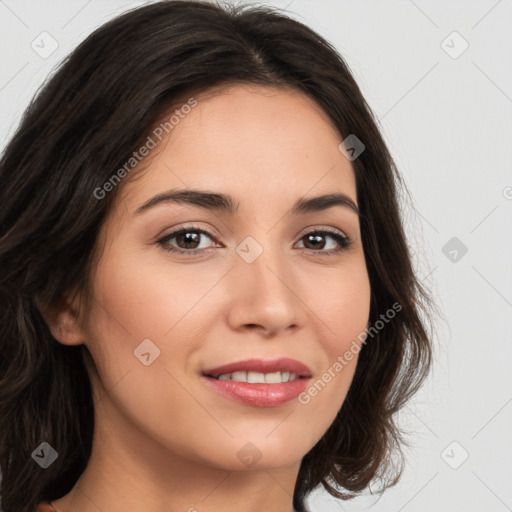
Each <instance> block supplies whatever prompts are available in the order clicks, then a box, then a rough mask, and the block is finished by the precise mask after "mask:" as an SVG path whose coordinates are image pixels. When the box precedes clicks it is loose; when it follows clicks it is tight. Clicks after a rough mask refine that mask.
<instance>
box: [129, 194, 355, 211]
mask: <svg viewBox="0 0 512 512" xmlns="http://www.w3.org/2000/svg"><path fill="white" fill-rule="evenodd" d="M165 203H176V204H191V205H193V206H198V207H200V208H204V209H206V210H214V211H218V212H225V213H228V214H231V215H233V214H235V213H236V212H237V211H238V207H239V206H240V202H236V201H235V199H234V198H233V197H232V196H230V195H227V194H222V193H218V192H209V191H204V190H191V189H187V190H169V191H167V192H163V193H161V194H158V195H156V196H154V197H152V198H151V199H148V200H147V201H146V202H145V203H144V204H143V205H142V206H139V208H137V210H135V214H140V213H142V212H144V211H147V210H149V209H150V208H153V207H155V206H157V205H161V204H165ZM334 206H339V207H342V208H347V209H349V210H351V211H353V212H354V213H355V214H357V215H358V216H359V217H362V214H361V212H360V211H359V208H358V207H357V205H356V204H355V203H354V202H353V201H352V199H351V198H350V197H348V196H347V195H346V194H343V193H341V192H337V193H333V194H326V195H322V196H317V197H311V198H301V199H299V200H298V201H297V202H296V203H295V204H294V205H293V207H292V209H291V212H290V213H291V215H301V214H306V213H312V212H319V211H322V210H327V209H328V208H332V207H334Z"/></svg>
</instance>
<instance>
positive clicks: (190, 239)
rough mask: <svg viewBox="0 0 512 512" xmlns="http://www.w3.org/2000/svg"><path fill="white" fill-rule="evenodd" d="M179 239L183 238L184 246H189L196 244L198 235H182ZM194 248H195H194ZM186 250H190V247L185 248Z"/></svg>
mask: <svg viewBox="0 0 512 512" xmlns="http://www.w3.org/2000/svg"><path fill="white" fill-rule="evenodd" d="M181 237H183V238H185V244H191V243H194V242H196V243H197V240H198V237H199V234H198V233H195V234H194V233H192V234H191V233H184V234H183V235H181ZM194 247H195V246H194ZM187 249H191V247H187Z"/></svg>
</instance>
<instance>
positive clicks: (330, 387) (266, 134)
mask: <svg viewBox="0 0 512 512" xmlns="http://www.w3.org/2000/svg"><path fill="white" fill-rule="evenodd" d="M195 98H196V100H197V101H198V104H197V106H196V107H195V108H193V109H192V110H191V112H190V113H189V114H188V115H187V116H185V117H184V118H183V119H181V120H180V122H179V124H178V125H177V126H175V127H174V129H173V130H172V132H171V133H170V135H169V136H167V139H166V140H164V141H163V144H161V146H160V147H159V148H158V150H155V151H154V152H153V153H152V155H151V161H150V163H149V165H148V167H147V169H146V170H145V171H144V172H143V173H142V174H141V175H140V176H139V178H138V179H137V180H134V181H132V182H130V181H129V178H126V183H123V184H122V185H120V186H122V188H121V189H120V190H119V192H120V195H119V196H118V197H117V198H116V208H115V209H114V210H113V212H112V213H111V214H110V216H109V217H107V219H106V222H105V224H104V225H103V227H102V230H101V240H100V241H99V245H98V247H100V248H101V250H100V251H99V252H98V259H97V263H96V265H95V270H94V275H93V295H94V300H93V302H92V309H91V314H90V316H88V318H87V319H86V321H85V324H84V325H83V327H81V326H80V323H79V322H78V321H77V319H76V314H77V311H78V302H77V299H76V298H73V297H71V296H70V297H69V300H68V301H67V302H66V304H65V305H64V306H62V307H61V308H60V309H58V310H56V312H55V313H54V314H52V315H48V317H47V322H48V324H49V325H50V328H51V329H52V332H53V334H54V336H55V337H56V338H57V339H58V340H59V341H60V342H61V343H63V344H67V345H73V344H82V343H83V344H85V345H86V346H87V347H88V349H89V351H90V352H91V355H92V357H93V359H94V362H95V364H96V368H97V373H96V372H93V374H92V383H93V388H94V401H95V408H96V412H95V422H96V425H95V432H94V443H93V453H92V457H91V459H90V461H89V464H88V466H87V468H86V469H85V471H84V473H83V474H82V475H81V477H80V479H79V480H78V482H77V484H76V485H75V487H74V488H73V489H72V490H71V492H70V493H69V494H67V495H66V496H64V497H62V498H61V499H58V500H55V501H54V503H53V504H54V506H55V508H56V509H57V510H58V511H59V512H93V511H94V512H97V511H102V512H121V511H122V512H124V511H126V510H130V511H131V512H178V511H183V512H185V511H188V512H196V511H197V512H235V511H236V512H240V511H243V512H260V511H262V510H265V511H267V512H293V505H292V496H293V490H294V487H295V483H296V480H297V475H298V472H299V467H300V462H301V459H302V458H303V457H304V455H305V454H306V453H307V452H308V451H309V450H310V449H311V448H312V447H313V446H314V445H315V444H316V443H317V441H318V440H319V439H320V438H321V437H322V436H323V434H324V433H325V431H326V430H327V429H328V428H329V426H330V425H331V424H332V422H333V420H334V418H335V416H336V414H337V412H338V410H339V409H340V407H341V405H342V403H343V400H344V399H345V396H346V393H347V391H348V388H349V386H350V383H351V381H352V378H353V375H354V371H355V367H356V362H357V356H354V358H353V359H352V360H351V361H349V362H348V364H346V365H345V366H344V367H343V370H342V371H340V372H338V373H337V375H336V376H335V377H334V378H332V379H331V380H330V382H329V383H328V384H327V385H326V386H325V387H324V388H323V389H322V390H321V391H320V392H318V394H317V395H316V396H314V397H312V398H311V400H310V401H309V402H308V403H307V404H304V403H300V402H299V401H298V400H297V399H293V400H291V401H290V402H288V403H286V404H284V405H281V406H278V407H257V406H253V405H248V404H242V403H238V402H236V401H234V400H232V399H230V398H226V397H224V396H221V395H219V394H217V393H216V392H214V391H212V390H210V389H209V388H207V387H206V386H205V385H204V383H203V382H202V379H201V378H200V376H201V373H202V370H204V369H206V368H211V367H214V366H220V365H223V364H226V363H231V362H234V361H238V360H241V359H247V358H261V359H275V358H278V357H289V358H292V359H296V360H298V361H300V362H302V363H305V364H306V365H308V366H309V368H310V369H311V371H312V374H313V378H312V380H311V383H312V384H313V383H314V382H316V381H317V380H318V379H320V378H321V377H322V374H324V372H326V371H327V369H328V368H329V367H332V365H333V363H334V362H335V361H336V360H337V358H338V356H340V355H343V354H344V353H345V352H346V351H347V350H348V349H349V347H350V346H351V343H352V342H353V340H354V339H356V338H357V336H358V335H359V334H360V333H361V332H362V331H364V329H365V328H366V326H367V322H368V317H369V308H370V283H369V278H368V273H367V269H366V263H365V257H364V252H363V247H362V243H361V238H360V225H359V219H358V216H357V214H356V213H355V212H354V211H352V210H351V209H350V208H347V207H340V206H333V207H330V208H328V209H324V210H322V211H316V212H309V213H302V214H298V215H290V213H289V212H290V210H291V208H292V206H293V205H294V203H295V202H296V201H297V200H299V199H301V198H311V197H316V196H320V195H323V194H332V193H336V192H337V193H342V194H345V195H346V196H348V197H349V198H350V199H351V200H352V201H353V203H355V204H356V205H357V198H356V185H355V176H354V171H353V168H352V166H351V163H350V161H349V160H348V159H347V158H345V156H344V155H343V154H342V153H341V152H340V151H339V149H338V145H339V143H340V142H341V139H340V136H339V135H338V134H337V133H336V131H335V129H334V128H333V127H332V125H331V124H330V123H329V121H328V119H327V117H326V115H325V114H324V113H323V112H322V111H321V110H320V109H319V107H318V106H316V105H315V104H314V103H313V102H312V100H311V99H308V98H306V97H305V96H303V95H302V94H300V93H297V92H291V91H284V90H278V89H271V88H266V87H262V86H246V85H244V86H242V85H233V86H231V87H230V88H228V89H226V90H224V91H222V92H221V93H219V94H216V95H211V94H209V95H208V94H206V95H197V96H195ZM171 189H185V190H187V189H199V190H206V191H209V192H218V193H223V194H229V195H231V196H233V198H234V200H235V203H239V208H238V211H237V212H236V213H228V212H222V211H213V210H208V209H205V208H201V207H198V206H196V205H191V204H183V203H182V204H176V203H171V202H164V203H160V204H158V205H157V206H154V207H152V208H148V209H147V210H145V211H143V212H142V213H136V210H137V209H138V208H139V207H140V206H141V205H143V204H144V203H145V202H146V201H147V200H148V199H150V198H152V197H153V196H156V195H157V194H160V193H163V192H166V191H169V190H171ZM189 226H193V227H191V228H190V229H188V230H187V232H190V233H191V234H194V233H197V229H194V228H198V227H199V228H201V229H204V230H205V231H207V232H208V233H209V234H208V235H204V234H196V237H197V241H198V243H197V244H196V245H195V246H193V247H194V248H195V249H196V250H199V251H200V252H199V254H195V255H193V254H190V251H191V250H192V249H190V248H189V247H190V245H186V243H188V244H190V243H191V240H192V239H190V238H189V240H188V241H187V239H186V238H184V237H183V236H181V237H180V236H178V237H176V236H175V237H174V238H172V239H167V240H166V242H165V243H159V242H158V240H161V239H162V238H163V237H164V236H166V235H167V234H169V233H170V232H171V231H173V230H175V229H178V228H184V227H189ZM322 229H330V230H332V231H334V232H336V233H339V234H340V235H342V236H346V237H348V238H349V239H350V240H351V241H352V244H351V245H350V246H349V247H348V248H345V249H343V250H341V251H339V252H334V251H333V250H335V249H336V248H339V243H338V242H337V241H336V239H335V238H332V236H331V234H330V233H324V234H321V235H319V236H320V237H321V238H320V239H318V240H317V242H316V244H315V245H313V244H311V243H309V241H310V240H311V237H307V236H306V235H308V234H309V233H311V232H315V231H321V230H322ZM189 237H190V235H189ZM247 237H252V239H254V240H255V241H256V242H257V244H259V246H260V247H261V248H262V249H263V252H262V253H261V254H260V255H259V256H258V257H257V258H256V259H255V260H254V261H253V262H251V263H248V262H247V261H245V260H244V258H242V257H241V256H240V254H239V253H237V251H236V249H237V247H238V246H239V245H240V244H241V243H242V242H243V241H244V240H245V239H246V238H247ZM170 247H173V248H175V249H178V250H179V249H182V250H183V251H189V253H188V254H177V253H173V252H169V251H168V250H167V249H168V248H170ZM251 250H252V249H251ZM146 339H150V340H151V342H152V343H153V344H154V345H155V346H156V347H158V349H159V350H160V355H159V357H157V358H156V359H154V361H153V362H152V363H151V364H150V365H149V366H145V365H144V364H142V362H141V361H140V360H139V359H138V358H137V357H136V356H135V355H134V350H135V349H136V348H137V347H138V346H139V345H140V344H141V342H142V341H143V340H146ZM249 442H250V443H252V445H254V446H255V447H256V450H257V451H256V452H254V453H257V454H259V456H260V458H259V460H258V461H257V462H256V464H254V465H252V466H251V467H248V466H247V464H245V463H244V462H243V461H242V458H241V457H240V453H242V454H243V453H245V452H243V450H244V449H245V450H247V449H248V448H247V443H249ZM244 447H245V448H244ZM251 449H253V448H251ZM240 450H242V452H240ZM253 450H254V449H253ZM254 453H253V454H254Z"/></svg>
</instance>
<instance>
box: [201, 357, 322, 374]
mask: <svg viewBox="0 0 512 512" xmlns="http://www.w3.org/2000/svg"><path fill="white" fill-rule="evenodd" d="M234 372H258V373H274V372H290V373H295V375H297V377H302V378H309V377H311V376H312V373H311V370H310V369H309V367H308V366H306V365H305V364H303V363H301V362H299V361H297V360H295V359H290V358H287V357H282V358H280V359H274V360H270V361H269V360H263V359H246V360H243V361H236V362H234V363H229V364H225V365H223V366H217V367H215V368H209V369H207V370H204V371H203V375H204V376H206V377H213V378H217V377H218V376H219V375H223V374H226V373H234Z"/></svg>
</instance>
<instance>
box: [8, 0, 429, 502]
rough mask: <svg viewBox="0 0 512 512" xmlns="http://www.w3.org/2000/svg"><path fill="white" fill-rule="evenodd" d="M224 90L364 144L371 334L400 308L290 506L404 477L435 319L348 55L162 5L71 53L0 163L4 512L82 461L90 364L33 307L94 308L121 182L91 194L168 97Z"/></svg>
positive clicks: (246, 23)
mask: <svg viewBox="0 0 512 512" xmlns="http://www.w3.org/2000/svg"><path fill="white" fill-rule="evenodd" d="M235 83H247V84H262V85H266V86H271V87H281V88H283V87H286V88H290V87H291V88H293V89H295V90H298V91H301V92H302V93H304V94H306V95H307V96H308V97H309V98H311V99H312V100H314V101H315V102H316V103H317V104H318V105H319V106H320V107H321V109H323V111H325V113H326V114H327V115H328V117H329V119H330V120H331V122H332V123H333V125H334V126H335V128H336V129H337V130H338V131H339V134H340V137H342V138H345V137H347V136H348V135H349V134H355V135H356V136H357V138H359V139H360V140H361V141H362V142H363V143H364V145H365V146H366V147H365V150H364V151H363V153H361V155H360V156H359V157H358V158H357V159H355V160H354V161H353V162H352V165H353V168H354V171H355V177H356V188H357V201H358V205H359V209H360V211H361V213H362V217H361V226H360V227H361V237H362V243H363V248H364V253H365V258H366V263H367V269H368V273H369V278H370V285H371V304H370V317H369V321H370V324H372V325H373V324H374V323H375V322H376V321H378V320H379V315H380V314H382V313H383V312H385V311H387V310H389V309H390V308H391V307H392V305H393V304H395V303H399V304H400V305H401V311H400V313H399V314H397V316H396V318H395V319H394V320H393V321H392V322H390V323H388V324H387V325H386V327H385V328H384V329H382V330H381V331H380V332H378V334H377V335H376V336H375V337H374V338H373V339H372V340H371V342H369V343H366V344H365V345H364V346H363V347H362V349H361V352H360V354H359V361H358V364H357V367H356V372H355V375H354V379H353V382H352V385H351V387H350V389H349V392H348V395H347V397H346V399H345V401H344V403H343V406H342V407H341V410H340V411H339V413H338V415H337V417H336V419H335V421H334V422H333V423H332V425H331V426H330V427H329V429H328V430H327V432H326V433H325V435H324V436H323V437H322V438H321V439H320V441H319V442H318V443H317V444H316V445H315V446H314V447H313V448H312V449H311V450H310V451H309V452H308V453H307V454H306V455H305V456H304V458H303V460H302V464H301V467H300V471H299V476H298V480H297V484H296V488H295V493H294V503H295V506H296V507H298V508H299V507H301V506H302V505H301V504H302V500H303V499H304V496H305V495H307V494H308V493H309V492H311V491H312V490H313V489H315V488H316V487H318V486H319V485H323V486H324V487H325V489H326V490H327V491H328V492H329V493H331V494H332V495H333V496H336V497H339V498H342V499H348V498H350V497H353V496H354V495H355V494H356V493H358V492H360V491H362V490H364V489H366V488H367V487H368V486H369V485H370V484H371V483H372V482H373V481H375V480H378V481H379V482H381V483H382V488H383V489H384V488H386V487H387V486H389V485H393V484H394V483H396V481H398V478H399V476H400V474H401V471H402V469H403V464H400V463H396V464H394V463H391V462H390V461H393V460H395V459H394V458H393V454H396V453H399V454H401V450H400V445H401V443H402V442H403V436H402V434H401V432H400V430H399V429H398V428H397V425H396V423H395V421H394V415H395V413H396V412H397V411H398V410H399V409H400V408H401V407H402V406H403V405H404V404H405V403H406V401H407V400H408V399H409V398H410V397H411V396H412V395H413V394H414V393H415V392H416V391H417V389H418V388H419V386H420V385H421V384H422V382H423V380H424V378H425V377H426V375H427V374H428V371H429V369H430V365H431V359H432V346H431V336H430V334H429V333H428V332H427V329H426V323H425V322H426V320H431V317H430V316H429V314H427V315H426V316H425V318H422V312H426V313H430V309H431V308H430V307H431V306H432V299H431V298H430V295H429V292H428V291H427V290H426V289H425V288H424V287H423V286H422V284H421V282H420V281H419V279H418V278H417V277H416V275H415V272H414V271H413V267H412V262H411V255H410V252H409V249H408V245H407V242H406V239H405V234H404V229H403V225H402V220H401V213H400V210H399V203H398V200H399V197H398V194H399V190H398V187H397V186H398V185H399V184H402V185H403V183H402V178H401V177H400V176H399V174H398V171H397V170H396V166H395V164H394V162H393V160H392V157H391V155H390V153H389V152H388V149H387V148H386V145H385V143H384V140H383V138H382V136H381V134H380V133H379V129H378V128H377V123H376V121H375V116H374V114H373V113H372V111H371V109H370V107H369V106H368V105H367V103H366V101H365V99H364V98H363V96H362V94H361V92H360V90H359V88H358V86H357V84H356V82H355V80H354V78H353V77H352V75H351V72H350V71H349V68H348V66H347V64H346V63H345V62H344V60H343V58H342V57H341V56H340V55H339V54H338V53H337V52H336V50H335V48H334V47H333V46H331V45H330V44H329V43H328V42H327V41H325V40H324V39H323V38H322V37H320V36H319V35H318V34H316V33H315V32H314V31H312V30H311V29H309V28H308V27H306V26H304V25H303V24H302V23H300V22H298V21H295V20H293V19H291V18H289V17H287V16H285V15H284V14H282V13H280V12H278V11H277V10H276V9H273V8H271V7H265V6H255V5H247V4H246V5H242V6H239V5H238V6H234V5H229V4H228V5H225V6H221V5H215V4H212V3H209V2H199V1H178V0H175V1H162V2H157V3H153V4H150V5H146V6H143V7H140V8H137V9H134V10H131V11H129V12H127V13H124V14H122V15H121V16H119V17H117V18H115V19H113V20H111V21H109V22H108V23H106V24H105V25H103V26H101V27H100V28H99V29H97V30H96V31H95V32H94V33H93V34H92V35H90V36H89V37H88V38H87V39H86V40H85V41H84V42H82V43H81V44H80V45H79V46H78V47H77V48H76V49H75V50H74V51H73V52H72V53H71V55H70V56H68V57H67V58H66V59H65V61H64V62H63V63H62V64H61V65H60V66H59V68H58V69H57V70H56V71H55V73H53V76H51V78H50V79H49V80H48V82H47V83H46V84H45V85H44V87H43V88H42V89H41V90H40V91H39V92H38V94H37V95H36V96H35V98H34V99H33V100H32V102H31V104H30V106H29V107H28V109H27V110H26V112H25V113H24V116H23V118H22V120H21V123H20V125H19V127H18V129H17V131H16V133H15V134H14V136H13V137H12V139H11V140H10V142H9V144H8V145H7V147H6V149H5V150H4V152H3V154H2V157H1V161H0V269H1V270H0V319H1V322H0V352H1V354H2V357H1V359H0V462H1V472H2V489H1V496H2V507H3V510H4V512H32V510H33V508H34V507H35V505H36V504H37V503H39V502H40V501H42V500H43V499H49V500H54V499H58V498H60V497H62V496H63V495H65V494H67V493H68V492H69V491H70V490H71V489H72V487H73V486H74V484H75V483H76V481H77V479H78V477H79V476H80V474H81V473H82V472H83V470H84V469H85V467H86V465H87V462H88V459H89V457H90V453H91V447H92V436H93V430H94V428H93V427H94V423H93V421H94V420H93V418H94V413H93V411H94V404H93V399H92V396H91V394H92V389H91V384H90V378H89V373H88V365H90V364H92V363H91V361H92V358H91V356H90V353H89V352H88V350H87V348H86V346H85V345H80V346H65V345H63V344H61V343H59V342H57V340H56V339H55V338H54V337H53V336H52V334H51V332H50V330H49V327H48V325H47V323H46V322H45V321H44V318H43V315H42V312H44V311H45V310H46V308H48V307H50V306H51V305H52V304H55V303H57V302H58V301H59V300H60V299H61V298H62V296H63V294H64V293H68V292H69V291H70V290H73V291H78V292H79V293H80V295H81V296H82V294H83V298H84V301H85V302H86V301H87V299H88V298H89V297H90V293H89V292H90V277H91V276H90V274H91V268H92V267H91V265H92V259H93V254H94V251H95V249H96V247H97V245H98V234H99V228H100V227H101V225H102V223H103V221H104V219H105V217H106V215H107V214H108V212H109V211H110V209H111V207H112V205H113V204H114V201H115V198H116V197H117V194H118V192H119V189H120V187H117V188H116V190H113V191H112V192H111V193H109V194H106V195H105V197H104V198H103V199H101V200H99V199H98V198H97V197H96V196H95V194H94V193H93V191H95V190H98V188H102V187H104V184H105V183H106V182H107V181H108V180H109V179H111V177H112V175H113V173H115V171H116V170H117V169H119V168H120V167H121V166H122V165H123V164H124V163H125V162H127V161H128V160H129V159H130V157H132V155H133V152H134V150H135V149H137V148H139V147H140V146H141V144H142V143H143V142H144V141H145V140H146V138H147V137H148V134H149V133H150V130H151V129H152V128H153V127H154V125H155V123H156V122H158V120H159V119H161V118H162V115H164V114H165V113H166V112H168V111H169V108H170V107H171V106H174V105H176V104H178V100H180V99H181V98H183V97H190V96H191V95H192V94H194V93H198V92H203V91H207V90H210V89H212V88H214V87H217V86H221V87H222V86H224V85H229V84H235ZM139 167H140V166H139ZM137 170H138V169H137ZM132 174H133V175H135V173H134V172H133V173H132ZM43 441H46V442H48V443H49V444H50V445H51V446H52V447H54V448H55V450H56V451H57V452H58V458H57V460H56V461H55V462H54V463H53V464H52V465H51V466H50V467H49V468H48V469H46V470H43V469H42V468H41V467H39V465H38V464H35V463H34V460H33V459H32V456H31V455H32V452H33V451H34V450H35V448H36V447H37V446H39V445H40V444H41V442H43ZM399 460H402V458H401V457H399ZM336 487H338V490H337V489H336ZM339 487H341V489H340V488H339Z"/></svg>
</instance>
